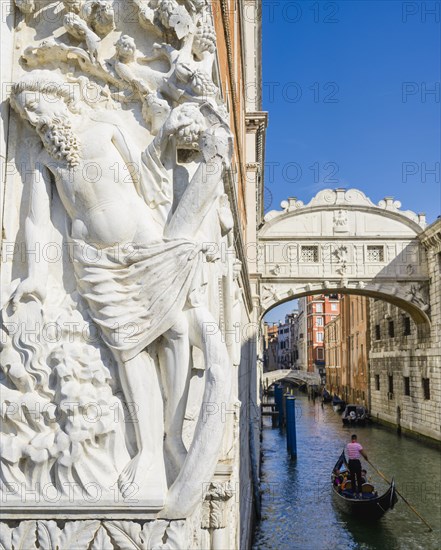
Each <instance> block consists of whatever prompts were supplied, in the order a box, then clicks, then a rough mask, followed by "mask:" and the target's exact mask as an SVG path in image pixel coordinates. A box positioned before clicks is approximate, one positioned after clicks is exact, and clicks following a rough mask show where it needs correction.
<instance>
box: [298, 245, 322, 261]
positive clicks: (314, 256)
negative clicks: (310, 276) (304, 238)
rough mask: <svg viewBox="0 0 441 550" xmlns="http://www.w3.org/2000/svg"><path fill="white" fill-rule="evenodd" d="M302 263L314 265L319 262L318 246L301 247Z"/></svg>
mask: <svg viewBox="0 0 441 550" xmlns="http://www.w3.org/2000/svg"><path fill="white" fill-rule="evenodd" d="M301 258H302V262H305V263H308V264H316V263H318V261H319V250H318V246H302V254H301Z"/></svg>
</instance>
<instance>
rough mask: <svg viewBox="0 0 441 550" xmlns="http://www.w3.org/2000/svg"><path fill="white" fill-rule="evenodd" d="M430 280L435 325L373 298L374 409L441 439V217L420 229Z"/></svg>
mask: <svg viewBox="0 0 441 550" xmlns="http://www.w3.org/2000/svg"><path fill="white" fill-rule="evenodd" d="M420 239H421V242H422V243H423V245H424V247H425V249H426V252H427V261H428V269H429V276H430V281H431V284H430V286H429V293H430V295H429V296H427V295H425V294H424V292H422V291H421V290H419V289H418V288H417V287H415V289H414V296H415V298H414V299H415V300H419V301H420V303H421V304H427V303H429V299H430V311H429V309H427V311H428V313H430V317H431V325H430V328H429V329H428V330H426V331H424V332H423V331H421V329H418V326H417V325H416V324H415V323H414V322H413V320H412V319H411V317H410V316H409V315H408V313H406V312H405V311H403V310H402V309H399V308H397V307H395V306H393V305H391V304H388V303H385V302H382V301H379V300H372V299H371V301H370V338H371V349H370V354H369V359H370V400H371V403H370V409H371V414H372V416H373V417H374V418H376V419H377V420H379V421H382V422H385V423H387V424H390V425H392V426H396V427H397V428H398V429H400V430H403V431H406V432H411V433H414V434H420V435H422V436H426V437H429V438H432V439H435V440H438V441H439V440H441V330H440V327H441V220H440V219H438V220H437V221H436V222H435V223H433V224H432V225H430V226H429V227H427V228H426V230H425V231H424V232H423V233H422V234H421V235H420Z"/></svg>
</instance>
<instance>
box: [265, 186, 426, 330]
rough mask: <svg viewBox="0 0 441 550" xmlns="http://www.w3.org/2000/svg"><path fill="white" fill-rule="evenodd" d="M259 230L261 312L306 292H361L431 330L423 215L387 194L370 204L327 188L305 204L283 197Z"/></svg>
mask: <svg viewBox="0 0 441 550" xmlns="http://www.w3.org/2000/svg"><path fill="white" fill-rule="evenodd" d="M281 206H282V208H283V210H281V211H276V210H273V211H271V212H269V213H268V214H267V215H266V216H265V223H264V224H263V226H262V227H261V229H260V231H259V233H258V257H257V272H258V277H257V284H258V286H260V296H261V304H260V306H261V315H262V316H263V315H264V314H265V313H266V312H268V311H269V310H270V309H272V308H273V307H275V306H276V305H279V304H280V303H282V302H285V301H287V300H291V299H293V298H298V297H301V296H307V295H312V294H323V293H325V294H332V293H340V294H360V295H365V296H370V297H372V298H379V299H382V300H386V301H388V302H391V303H393V304H395V305H397V306H399V307H401V308H402V309H404V310H406V311H408V312H409V314H410V315H411V316H412V318H413V319H414V321H415V322H416V323H417V325H418V326H419V329H420V333H421V334H423V333H425V330H422V329H426V328H428V327H429V326H430V303H429V292H428V290H429V278H428V274H427V273H428V272H427V259H426V253H425V249H424V247H423V246H422V244H421V243H420V241H419V239H418V235H419V234H420V233H421V232H422V231H423V229H424V227H425V226H426V222H425V217H424V215H421V214H415V213H414V212H411V211H409V210H407V211H403V210H400V207H401V204H400V203H399V202H398V201H395V200H394V199H392V198H390V197H386V198H385V199H383V200H382V201H380V202H379V203H378V205H375V204H374V203H373V202H372V201H371V200H370V199H369V198H368V197H366V195H365V194H364V193H363V192H362V191H359V190H358V189H349V190H346V189H335V190H331V189H326V190H323V191H320V192H319V193H318V194H317V195H316V196H315V197H314V198H313V199H312V200H311V201H310V202H309V203H308V204H306V205H305V204H303V203H302V202H301V201H299V200H297V199H295V198H290V199H288V200H287V201H283V202H282V204H281Z"/></svg>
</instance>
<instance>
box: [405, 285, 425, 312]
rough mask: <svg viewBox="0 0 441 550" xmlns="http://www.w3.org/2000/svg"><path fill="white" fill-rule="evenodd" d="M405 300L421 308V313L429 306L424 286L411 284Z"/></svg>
mask: <svg viewBox="0 0 441 550" xmlns="http://www.w3.org/2000/svg"><path fill="white" fill-rule="evenodd" d="M406 298H407V299H408V300H409V301H411V302H412V303H413V304H415V305H417V306H418V307H419V308H421V310H422V311H428V310H429V309H430V304H429V301H428V297H427V288H426V287H425V286H424V285H422V284H421V285H417V284H412V285H410V288H409V290H407V292H406Z"/></svg>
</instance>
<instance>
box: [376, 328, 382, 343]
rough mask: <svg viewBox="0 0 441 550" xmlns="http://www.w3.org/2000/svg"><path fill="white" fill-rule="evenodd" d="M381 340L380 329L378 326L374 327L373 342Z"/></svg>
mask: <svg viewBox="0 0 441 550" xmlns="http://www.w3.org/2000/svg"><path fill="white" fill-rule="evenodd" d="M380 339H381V329H380V325H375V340H380Z"/></svg>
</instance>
